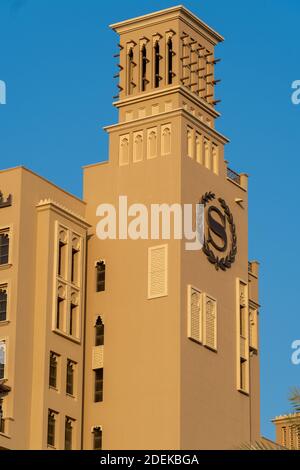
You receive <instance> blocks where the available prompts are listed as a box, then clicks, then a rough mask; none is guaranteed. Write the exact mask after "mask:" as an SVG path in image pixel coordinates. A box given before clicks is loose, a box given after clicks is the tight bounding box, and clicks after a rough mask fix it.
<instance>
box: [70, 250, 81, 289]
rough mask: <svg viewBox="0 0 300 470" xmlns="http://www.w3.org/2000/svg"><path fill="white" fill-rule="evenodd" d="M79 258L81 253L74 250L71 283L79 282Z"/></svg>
mask: <svg viewBox="0 0 300 470" xmlns="http://www.w3.org/2000/svg"><path fill="white" fill-rule="evenodd" d="M78 256H79V251H78V250H75V248H72V266H71V282H74V283H77V282H78Z"/></svg>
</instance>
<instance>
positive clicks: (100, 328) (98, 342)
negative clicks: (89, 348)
mask: <svg viewBox="0 0 300 470" xmlns="http://www.w3.org/2000/svg"><path fill="white" fill-rule="evenodd" d="M95 331H96V338H95V346H103V345H104V325H103V323H102V319H101V317H98V318H97V321H96V326H95Z"/></svg>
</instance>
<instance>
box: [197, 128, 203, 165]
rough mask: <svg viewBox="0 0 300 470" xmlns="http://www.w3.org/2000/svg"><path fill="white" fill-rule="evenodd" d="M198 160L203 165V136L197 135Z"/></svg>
mask: <svg viewBox="0 0 300 470" xmlns="http://www.w3.org/2000/svg"><path fill="white" fill-rule="evenodd" d="M196 160H197V162H198V163H200V164H202V141H201V135H200V134H198V133H196Z"/></svg>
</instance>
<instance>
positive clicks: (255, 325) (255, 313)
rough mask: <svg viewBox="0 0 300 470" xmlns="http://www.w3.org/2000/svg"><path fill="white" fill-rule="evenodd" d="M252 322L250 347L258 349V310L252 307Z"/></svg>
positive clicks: (250, 317) (250, 321)
mask: <svg viewBox="0 0 300 470" xmlns="http://www.w3.org/2000/svg"><path fill="white" fill-rule="evenodd" d="M249 323H250V338H249V340H250V348H251V349H253V350H255V351H257V350H258V310H257V308H253V307H250V314H249Z"/></svg>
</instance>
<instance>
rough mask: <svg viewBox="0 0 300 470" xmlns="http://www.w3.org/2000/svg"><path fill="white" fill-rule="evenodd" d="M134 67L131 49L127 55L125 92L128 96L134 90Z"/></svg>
mask: <svg viewBox="0 0 300 470" xmlns="http://www.w3.org/2000/svg"><path fill="white" fill-rule="evenodd" d="M134 66H135V63H134V61H133V49H132V47H131V48H130V49H129V52H128V55H127V80H128V83H127V92H128V94H129V95H131V93H132V92H133V88H134V86H135V85H134V83H133V68H134Z"/></svg>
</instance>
